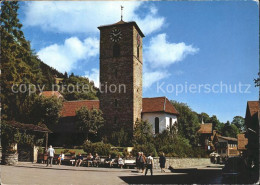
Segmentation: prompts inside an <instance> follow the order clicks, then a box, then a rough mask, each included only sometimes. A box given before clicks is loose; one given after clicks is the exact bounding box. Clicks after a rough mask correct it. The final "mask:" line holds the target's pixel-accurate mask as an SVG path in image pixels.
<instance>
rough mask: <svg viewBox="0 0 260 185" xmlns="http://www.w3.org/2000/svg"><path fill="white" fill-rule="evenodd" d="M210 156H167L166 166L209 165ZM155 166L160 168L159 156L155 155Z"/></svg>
mask: <svg viewBox="0 0 260 185" xmlns="http://www.w3.org/2000/svg"><path fill="white" fill-rule="evenodd" d="M210 164H211V162H210V158H175V157H166V164H165V167H166V168H169V166H172V167H173V168H189V167H195V166H207V165H210ZM154 168H155V169H159V168H160V163H159V157H154Z"/></svg>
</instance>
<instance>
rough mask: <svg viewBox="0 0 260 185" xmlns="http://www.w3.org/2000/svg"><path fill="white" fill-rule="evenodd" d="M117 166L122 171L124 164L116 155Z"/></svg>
mask: <svg viewBox="0 0 260 185" xmlns="http://www.w3.org/2000/svg"><path fill="white" fill-rule="evenodd" d="M117 162H118V166H119V167H120V168H121V169H122V168H123V166H124V162H123V159H122V158H121V157H120V155H118V160H117Z"/></svg>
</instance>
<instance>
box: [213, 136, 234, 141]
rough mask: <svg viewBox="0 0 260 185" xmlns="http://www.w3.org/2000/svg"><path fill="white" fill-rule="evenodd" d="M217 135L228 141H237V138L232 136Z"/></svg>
mask: <svg viewBox="0 0 260 185" xmlns="http://www.w3.org/2000/svg"><path fill="white" fill-rule="evenodd" d="M217 137H219V138H222V139H225V140H229V141H237V138H233V137H224V136H217Z"/></svg>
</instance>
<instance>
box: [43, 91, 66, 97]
mask: <svg viewBox="0 0 260 185" xmlns="http://www.w3.org/2000/svg"><path fill="white" fill-rule="evenodd" d="M39 95H40V96H41V95H43V96H44V97H46V98H50V97H52V96H56V97H57V98H63V96H62V95H61V94H60V93H59V92H58V91H43V92H41V93H40V94H39Z"/></svg>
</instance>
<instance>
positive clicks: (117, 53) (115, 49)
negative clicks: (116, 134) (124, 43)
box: [113, 44, 120, 57]
mask: <svg viewBox="0 0 260 185" xmlns="http://www.w3.org/2000/svg"><path fill="white" fill-rule="evenodd" d="M119 56H120V46H119V45H118V44H114V46H113V57H119Z"/></svg>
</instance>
